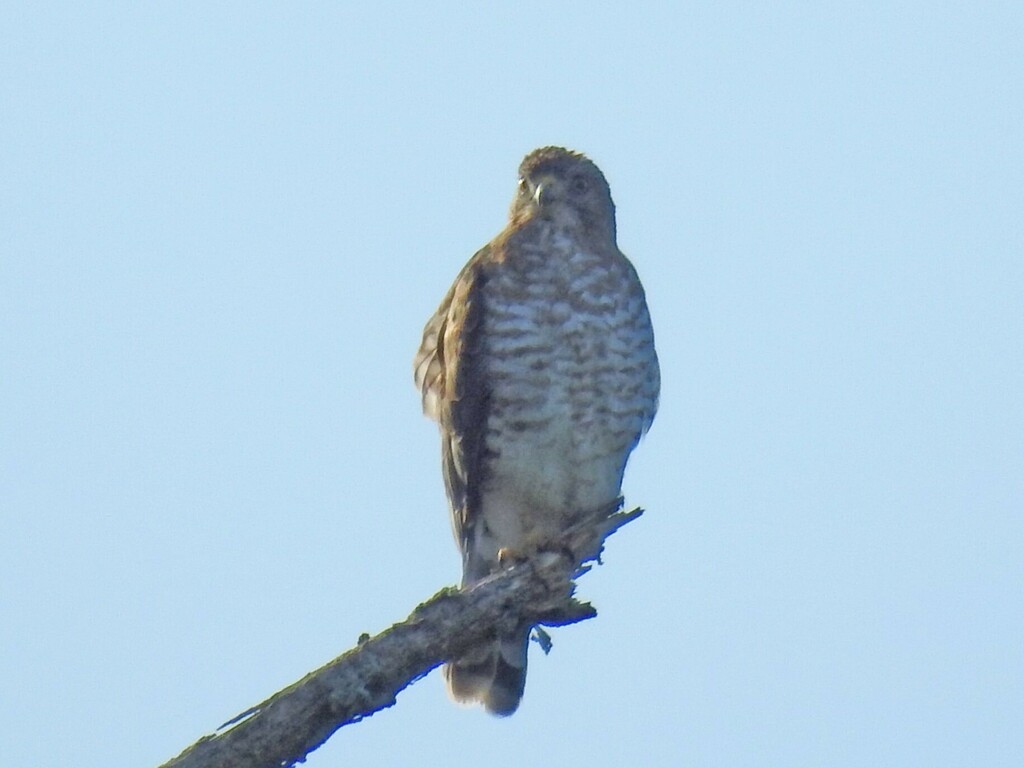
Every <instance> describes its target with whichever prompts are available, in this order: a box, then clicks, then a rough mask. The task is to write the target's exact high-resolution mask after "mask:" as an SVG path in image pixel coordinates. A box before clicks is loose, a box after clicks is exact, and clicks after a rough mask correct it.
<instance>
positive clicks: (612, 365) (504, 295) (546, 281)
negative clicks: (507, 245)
mask: <svg viewBox="0 0 1024 768" xmlns="http://www.w3.org/2000/svg"><path fill="white" fill-rule="evenodd" d="M483 291H484V292H483V302H484V310H483V328H482V337H483V341H484V345H485V349H486V355H485V360H486V363H485V365H486V381H487V383H488V385H489V389H490V392H489V405H488V409H487V420H486V427H485V439H484V449H485V452H484V462H485V473H484V475H485V479H484V493H485V496H488V495H496V496H499V497H501V498H503V499H505V504H509V503H514V504H515V506H521V508H522V509H523V513H531V516H532V515H542V516H543V515H546V516H551V515H554V516H555V518H556V519H553V520H550V521H549V522H550V523H551V524H552V525H563V524H564V522H565V521H566V520H567V519H571V517H572V516H574V515H576V514H580V513H583V512H589V511H592V510H595V509H598V508H601V507H603V506H605V505H607V504H608V503H610V502H612V501H613V500H614V499H615V498H617V496H618V495H619V489H620V485H621V481H622V472H623V469H624V468H625V463H626V459H627V458H628V456H629V453H630V451H631V450H632V449H633V447H634V446H635V445H636V442H637V440H638V439H639V437H640V435H641V433H642V432H643V431H644V430H645V429H646V427H647V426H648V425H649V423H650V419H651V418H653V415H654V408H655V407H656V400H657V387H658V382H657V360H656V357H655V353H654V340H653V334H652V330H651V323H650V318H649V317H648V314H647V307H646V303H645V301H644V295H643V290H642V288H641V287H640V284H639V281H638V280H637V278H636V274H635V272H634V271H633V268H632V266H631V265H630V264H629V262H628V261H626V259H625V257H623V256H621V254H618V253H615V254H614V256H612V255H600V256H599V255H595V254H591V253H587V252H583V251H579V250H574V249H573V248H572V245H571V243H569V242H567V241H562V242H559V241H557V240H556V241H555V242H554V243H553V244H551V245H549V246H548V247H547V248H545V249H544V250H543V251H540V250H537V251H530V250H528V249H525V248H521V249H520V252H519V253H518V254H517V259H516V261H515V262H514V263H510V262H508V261H506V262H504V263H502V264H500V265H496V268H495V269H494V270H493V272H491V273H490V274H489V275H488V277H487V281H486V284H485V286H484V289H483ZM513 499H514V500H515V502H513V501H512V500H513ZM485 506H486V505H485ZM484 513H485V516H487V510H486V509H485V510H484Z"/></svg>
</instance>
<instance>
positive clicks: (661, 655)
mask: <svg viewBox="0 0 1024 768" xmlns="http://www.w3.org/2000/svg"><path fill="white" fill-rule="evenodd" d="M92 5H93V7H85V6H83V5H81V4H66V5H64V4H59V3H57V4H28V3H20V4H19V3H14V4H8V5H6V6H5V7H4V9H3V10H2V11H0V89H2V90H0V99H2V105H0V289H2V293H0V366H2V372H0V419H2V421H0V429H2V433H0V437H2V442H0V460H2V463H0V514H2V538H3V558H2V562H0V599H2V615H3V619H2V622H0V640H2V648H3V653H2V654H0V688H2V689H3V691H4V695H3V697H2V701H3V704H2V708H3V712H2V714H0V731H2V733H0V741H2V743H3V744H4V747H3V753H4V761H5V763H6V764H10V765H12V766H13V765H37V766H64V765H74V766H77V767H78V768H91V767H93V766H97V767H98V766H103V767H104V768H107V767H108V766H129V765H133V766H136V765H137V766H145V765H155V764H157V763H160V762H162V761H163V760H165V759H167V758H169V757H171V756H173V755H175V754H177V752H178V751H179V750H181V749H182V748H183V747H185V746H186V745H187V744H189V743H190V742H191V741H193V740H194V739H195V738H197V737H199V736H200V735H202V734H204V733H206V732H208V731H210V730H211V729H212V728H214V727H215V726H217V725H218V724H219V723H221V722H223V721H224V720H226V719H227V718H229V717H231V716H232V715H234V714H236V713H237V712H240V711H241V710H243V709H245V708H246V707H248V706H249V705H251V704H253V703H255V702H257V701H259V700H261V699H262V698H263V697H265V696H266V695H268V694H270V693H272V692H273V691H275V690H277V689H279V688H281V687H282V686H284V685H285V684H288V683H290V682H292V681H293V680H295V679H296V678H298V677H300V676H301V675H303V674H304V673H305V672H307V671H309V670H310V669H312V668H314V667H317V666H319V665H320V664H322V663H324V662H326V661H327V660H329V659H331V658H333V657H334V656H335V655H336V654H338V653H340V652H342V651H344V650H345V649H346V648H348V647H349V646H350V645H352V644H353V643H354V641H355V639H356V638H357V636H358V635H359V634H360V633H361V632H363V631H370V632H375V631H378V630H380V629H383V628H384V627H386V626H387V625H389V624H390V623H392V622H393V621H397V620H399V619H401V618H403V617H404V616H405V615H406V614H407V612H408V611H409V610H410V609H411V608H412V607H413V606H414V605H415V604H416V603H417V602H419V601H420V600H422V599H423V598H425V597H427V596H429V595H431V594H433V593H434V592H435V591H436V590H437V589H438V588H440V587H442V586H444V585H446V584H451V583H453V582H454V581H456V580H457V578H458V567H459V558H458V555H457V553H456V550H455V547H454V544H453V542H452V541H451V536H450V532H449V526H448V522H447V517H446V511H445V505H444V497H443V490H442V485H441V480H440V473H439V466H438V464H439V459H438V445H437V436H436V433H435V430H434V427H433V425H431V424H430V423H429V422H428V421H427V420H426V419H424V418H423V417H422V416H421V415H420V412H419V403H418V397H417V393H416V391H415V390H414V388H413V386H412V383H411V357H412V354H413V352H414V350H415V348H416V345H417V343H418V341H419V334H420V331H421V328H422V325H423V323H424V321H425V320H426V318H427V317H428V315H429V314H430V313H431V312H432V311H433V309H434V308H435V306H436V304H437V302H438V301H439V300H440V298H441V296H442V295H443V293H444V291H445V290H446V289H447V287H448V285H449V283H450V281H451V279H452V278H453V277H454V275H455V274H456V272H457V271H458V269H459V267H460V266H461V265H462V264H463V262H464V261H465V260H466V259H467V258H468V257H469V256H470V255H471V254H472V253H473V251H474V250H475V249H476V248H477V247H479V246H480V245H482V244H483V243H484V242H486V241H487V240H488V239H489V238H490V237H491V236H492V235H493V234H494V233H495V232H496V231H497V230H498V229H499V228H500V227H501V226H502V224H503V222H504V217H505V211H506V208H507V206H508V203H509V201H510V199H511V196H512V194H513V191H514V188H515V171H516V167H517V165H518V163H519V160H520V159H521V157H522V155H523V154H525V153H526V152H527V151H529V150H531V149H533V148H534V147H536V146H539V145H543V144H550V143H557V144H564V145H567V146H570V147H573V148H576V149H579V150H582V151H585V152H587V153H589V154H590V155H591V156H592V157H593V158H594V159H595V160H596V161H597V162H598V164H599V165H600V166H601V167H602V168H603V169H604V171H605V173H606V175H607V176H608V178H609V180H610V182H611V186H612V191H613V195H614V196H615V200H616V202H617V204H618V212H619V222H618V223H619V234H620V245H621V246H622V248H623V250H625V252H626V253H627V254H629V255H630V257H631V258H632V259H633V261H634V263H635V264H636V266H637V268H638V270H639V272H640V274H641V276H642V278H643V279H644V281H645V284H646V286H647V291H648V297H649V302H650V305H651V311H652V314H653V317H654V321H655V329H656V333H657V341H658V349H659V352H660V356H661V360H662V370H663V380H664V388H663V394H662V407H661V413H660V414H659V417H658V419H657V421H656V423H655V425H654V428H653V430H652V432H651V434H650V435H649V437H648V438H647V439H646V440H645V441H644V442H643V443H642V444H641V446H640V448H639V449H638V451H637V453H636V454H635V455H634V460H633V462H632V464H631V466H630V468H629V471H628V472H627V478H626V492H627V495H628V501H629V502H631V503H634V504H641V505H643V506H645V507H646V508H647V509H648V510H649V512H648V514H647V516H645V517H644V518H643V519H642V520H641V521H640V522H638V523H636V524H634V525H631V526H629V527H628V528H626V529H625V530H624V531H623V532H622V533H620V534H619V535H617V536H616V537H615V538H614V539H613V540H612V542H611V543H610V545H609V548H608V551H607V556H606V565H605V566H604V567H602V568H600V569H598V570H597V571H596V572H595V573H593V574H592V575H589V576H587V577H586V578H585V579H584V580H583V582H582V585H581V591H582V594H583V595H584V596H585V597H588V598H591V599H593V600H594V601H595V602H596V604H597V605H598V607H599V609H600V610H601V616H600V617H599V618H598V619H597V620H596V621H593V622H588V623H586V624H583V625H580V626H577V627H573V628H569V629H566V630H560V631H557V632H556V633H555V635H554V639H555V648H554V651H553V653H552V654H551V656H549V657H547V658H542V657H541V656H540V655H539V654H538V653H537V651H536V649H535V650H534V651H533V655H532V656H531V671H530V677H529V681H528V684H527V692H526V698H525V701H524V703H523V706H522V708H521V710H520V711H519V713H518V714H516V715H515V716H514V717H513V718H511V719H508V720H504V721H499V720H495V719H491V718H489V717H487V716H486V715H484V714H483V713H481V712H479V711H475V710H465V709H460V708H457V707H455V706H454V705H452V704H450V703H449V702H448V701H447V700H446V698H445V695H444V693H443V690H442V685H441V682H440V680H439V676H438V675H437V674H436V673H435V674H433V675H431V676H430V677H429V678H427V679H425V680H423V681H421V682H419V683H417V684H416V685H415V686H413V687H412V688H411V689H409V690H408V691H406V692H405V693H404V694H403V695H402V696H401V698H400V699H399V703H398V706H397V707H395V708H393V709H392V710H390V711H387V712H384V713H380V714H378V715H376V716H374V717H373V718H372V719H370V720H369V721H367V722H365V723H362V724H360V725H357V726H354V727H351V728H347V729H344V730H343V731H342V732H340V733H339V734H337V735H336V736H335V737H334V739H333V740H332V741H331V742H330V743H329V744H328V746H327V747H325V748H324V749H322V750H320V751H319V752H317V753H315V754H314V755H313V756H312V757H311V759H310V760H309V763H308V764H309V766H311V768H321V767H325V766H337V765H370V766H377V765H379V766H398V765H469V764H472V763H476V764H484V763H486V764H488V765H495V766H502V765H509V766H511V765H538V764H550V765H588V766H594V767H595V768H601V767H603V766H617V765H623V764H646V765H651V766H728V767H733V766H735V767H737V768H738V767H740V766H742V767H744V768H748V767H749V766H866V765H871V766H908V765H927V766H979V765H984V766H1011V765H1013V766H1015V765H1018V764H1019V759H1020V755H1021V754H1022V753H1024V735H1022V733H1024V730H1022V726H1021V724H1022V722H1024V597H1022V594H1024V589H1022V586H1021V585H1022V582H1024V523H1022V508H1024V399H1022V394H1021V393H1022V392H1024V341H1022V338H1024V227H1022V225H1021V218H1022V216H1021V212H1022V210H1024V149H1022V148H1024V141H1022V136H1024V59H1022V56H1024V55H1022V53H1021V50H1022V44H1021V41H1022V40H1024V11H1022V10H1021V6H1020V4H1019V3H980V4H979V3H961V4H949V3H947V4H933V3H919V4H914V3H910V4H890V3H885V4H875V3H867V4H865V3H849V4H813V5H812V4H795V5H783V4H772V6H771V8H770V9H769V8H768V7H767V5H766V4H744V5H735V4H729V3H715V4H707V5H701V6H697V5H691V4H686V5H684V4H667V3H666V4H661V5H659V4H647V3H630V4H627V5H626V6H623V7H622V9H620V10H609V9H605V10H595V8H594V4H584V3H575V4H574V3H567V4H558V3H534V2H520V3H516V4H514V5H511V4H510V5H506V6H503V7H498V6H497V5H494V6H492V7H485V6H484V4H480V5H478V6H476V7H475V8H473V9H471V8H469V7H467V4H460V5H458V6H456V5H455V4H450V5H447V6H446V7H445V8H432V9H431V10H424V9H423V8H422V7H421V4H413V3H408V4H402V3H398V4H378V5H375V6H374V7H373V8H367V7H359V8H356V7H352V8H351V9H347V8H346V4H344V3H324V4H292V3H289V4H281V5H266V4H259V3H257V4H252V3H231V4H220V5H219V6H218V8H217V9H211V8H210V7H209V5H208V4H207V3H161V4H123V5H121V4H92ZM363 5H369V4H360V6H363Z"/></svg>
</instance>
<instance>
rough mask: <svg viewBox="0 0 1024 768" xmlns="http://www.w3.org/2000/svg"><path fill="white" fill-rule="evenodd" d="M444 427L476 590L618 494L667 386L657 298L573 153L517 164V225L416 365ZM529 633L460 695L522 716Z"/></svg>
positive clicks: (462, 540) (463, 290)
mask: <svg viewBox="0 0 1024 768" xmlns="http://www.w3.org/2000/svg"><path fill="white" fill-rule="evenodd" d="M414 372H415V380H416V384H417V386H418V387H419V388H420V391H421V392H422V395H423V410H424V412H425V413H426V414H427V415H428V416H430V417H431V418H433V419H434V420H436V421H437V423H438V426H439V427H440V431H441V456H442V466H443V473H444V482H445V488H446V490H447V494H448V501H449V505H450V509H451V521H452V528H453V530H454V533H455V538H456V541H457V542H458V545H459V548H460V549H461V551H462V566H463V580H462V583H463V586H469V585H472V584H474V583H477V582H479V581H480V580H481V579H483V578H485V577H487V576H488V575H490V574H492V573H494V572H495V571H496V570H497V569H498V566H499V552H502V554H504V552H503V551H508V552H514V553H516V554H517V555H521V556H528V555H529V554H531V553H536V552H538V551H539V550H540V549H542V547H543V544H544V543H545V542H546V541H550V540H551V539H553V538H555V537H557V536H558V535H559V534H560V533H561V532H563V531H564V530H565V529H566V528H567V527H569V526H570V525H572V524H573V523H575V522H578V521H580V520H581V519H584V518H586V517H588V516H597V515H602V514H607V513H608V511H609V509H610V508H613V507H614V506H615V504H616V501H617V500H618V498H619V493H620V488H621V484H622V474H623V471H624V470H625V467H626V460H627V459H628V458H629V454H630V453H631V452H632V450H633V449H634V448H635V447H636V445H637V443H638V442H639V440H640V437H641V436H642V435H643V434H644V433H645V432H646V431H647V429H648V428H649V427H650V426H651V422H652V420H653V419H654V413H655V411H656V410H657V407H658V391H659V386H660V375H659V369H658V358H657V355H656V353H655V351H654V333H653V330H652V327H651V319H650V316H649V315H648V312H647V303H646V299H645V297H644V290H643V287H642V286H641V284H640V280H639V278H638V277H637V274H636V271H635V270H634V268H633V265H632V264H631V263H630V262H629V260H628V259H627V258H626V257H625V256H624V255H623V254H622V253H621V252H620V251H619V249H618V246H617V245H616V239H615V205H614V204H613V203H612V197H611V192H610V190H609V188H608V182H607V181H605V177H604V174H602V173H601V171H600V170H599V169H598V167H597V166H596V165H595V164H594V163H593V162H591V161H590V160H589V159H588V158H587V157H585V156H584V155H582V154H579V153H576V152H572V151H570V150H567V149H563V148H561V147H543V148H541V149H537V150H535V151H534V152H531V153H530V154H529V155H527V156H526V158H525V159H524V160H523V162H522V164H521V165H520V167H519V188H518V191H517V192H516V195H515V198H514V200H513V201H512V209H511V211H510V213H509V220H508V224H507V225H506V227H505V229H504V230H502V231H501V233H499V234H498V236H497V237H495V238H494V239H493V240H492V241H491V242H490V243H488V244H487V245H485V246H484V247H483V248H481V249H480V250H479V251H478V252H477V253H476V255H475V256H473V258H472V259H470V260H469V262H468V263H467V264H466V265H465V267H463V269H462V271H461V272H460V273H459V275H458V277H456V278H455V282H454V284H453V285H452V287H451V289H450V290H449V291H448V294H447V295H446V296H445V297H444V300H443V301H442V302H441V306H440V307H439V308H438V310H437V312H436V313H435V314H434V316H433V317H431V318H430V320H429V321H428V322H427V325H426V328H425V329H424V331H423V341H422V343H421V344H420V348H419V351H418V352H417V353H416V357H415V360H414ZM530 630H531V627H530V626H528V625H524V626H522V627H519V628H518V629H517V631H516V632H515V633H514V634H511V635H509V636H505V637H497V638H495V639H494V641H493V642H489V643H488V644H486V645H485V646H481V647H478V648H476V649H474V650H473V651H472V652H471V653H468V654H467V655H466V656H465V657H463V658H460V659H457V660H455V661H454V662H453V663H451V664H448V665H447V666H446V667H445V679H446V681H447V685H448V691H449V693H450V694H451V696H452V698H454V699H455V700H456V701H460V702H480V703H482V704H483V706H484V707H485V708H486V709H487V710H488V711H489V712H491V713H493V714H496V715H510V714H512V713H513V712H514V711H515V710H516V708H517V707H518V706H519V702H520V700H521V698H522V696H523V690H524V687H525V684H526V655H527V646H528V643H529V636H530Z"/></svg>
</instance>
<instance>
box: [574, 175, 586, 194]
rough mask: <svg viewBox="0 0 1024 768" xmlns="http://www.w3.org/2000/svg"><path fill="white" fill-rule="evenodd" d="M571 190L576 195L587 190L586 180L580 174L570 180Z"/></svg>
mask: <svg viewBox="0 0 1024 768" xmlns="http://www.w3.org/2000/svg"><path fill="white" fill-rule="evenodd" d="M572 191H573V192H575V193H576V194H577V195H582V194H583V193H584V192H586V191H587V180H586V179H585V178H583V177H582V176H577V177H576V178H574V179H573V180H572Z"/></svg>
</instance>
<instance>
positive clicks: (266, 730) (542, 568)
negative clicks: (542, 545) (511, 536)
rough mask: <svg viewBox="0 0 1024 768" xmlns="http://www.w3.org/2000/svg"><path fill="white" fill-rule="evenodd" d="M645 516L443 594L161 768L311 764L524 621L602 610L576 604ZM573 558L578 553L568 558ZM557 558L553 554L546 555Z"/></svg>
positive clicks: (616, 519) (591, 529) (582, 530)
mask: <svg viewBox="0 0 1024 768" xmlns="http://www.w3.org/2000/svg"><path fill="white" fill-rule="evenodd" d="M641 514H643V511H642V510H640V509H634V510H632V511H630V512H615V513H614V514H611V515H610V516H608V517H604V518H602V519H601V520H598V521H595V522H588V523H586V524H582V525H578V526H576V527H574V528H571V529H569V530H568V531H566V532H565V534H564V535H563V537H562V538H561V539H560V540H558V541H557V542H554V545H555V546H556V547H561V548H563V549H564V550H565V555H564V556H560V555H557V554H555V552H556V551H557V550H552V551H551V552H545V555H542V556H540V557H537V558H533V559H530V560H527V561H524V562H519V563H516V564H515V565H513V566H511V567H510V568H508V569H506V570H504V571H502V572H501V573H498V574H496V575H494V576H492V577H490V578H488V579H486V580H485V581H483V582H481V583H479V584H476V585H474V586H472V587H470V588H466V589H461V590H457V589H454V588H448V589H443V590H441V591H440V592H438V593H437V594H436V595H434V596H433V597H432V598H430V599H429V600H428V601H427V602H425V603H423V604H422V605H420V606H418V607H417V608H416V610H414V611H413V612H412V614H411V615H410V616H409V618H408V619H406V620H405V621H403V622H401V623H400V624H395V625H394V626H392V627H391V628H390V629H386V630H384V631H383V632H381V633H380V634H379V635H377V636H376V637H372V638H371V637H368V636H367V635H363V636H362V637H360V638H359V643H358V645H357V646H356V647H355V648H353V649H351V650H350V651H348V652H347V653H345V654H344V655H342V656H339V657H338V658H337V659H335V660H334V661H331V662H330V663H328V664H326V665H324V666H323V667H321V668H320V669H318V670H316V671H315V672H311V673H310V674H308V675H306V676H305V677H304V678H302V679H301V680H299V681H298V682H296V683H293V684H292V685H290V686H288V687H287V688H285V689H284V690H282V691H279V692H278V693H275V694H274V695H273V696H271V697H270V698H269V699H267V700H266V701H264V702H262V703H261V704H257V705H256V706H255V707H253V708H251V709H249V710H247V711H246V712H243V713H242V714H241V715H239V716H238V717H236V718H234V719H233V720H231V721H229V722H228V723H225V724H224V725H223V726H221V728H220V729H219V730H218V731H217V732H216V733H214V734H211V735H209V736H204V737H203V738H201V739H200V740H199V741H197V742H196V743H195V744H193V745H192V746H191V747H189V748H188V749H186V750H185V751H184V752H182V753H181V754H180V755H178V757H176V758H174V759H173V760H171V761H169V762H167V763H164V765H163V766H162V767H161V768H214V767H216V768H264V767H265V768H271V767H273V768H280V766H292V765H294V764H295V763H297V762H301V761H303V760H304V759H305V757H306V755H308V754H309V753H310V752H312V751H313V750H315V749H316V748H317V747H319V746H320V745H321V744H323V743H324V742H325V741H327V739H328V738H329V737H330V736H331V734H332V733H334V732H335V731H336V730H337V729H338V728H341V727H342V726H344V725H348V724H349V723H356V722H359V721H360V720H362V719H363V718H365V717H369V716H370V715H372V714H373V713H374V712H377V711H379V710H381V709H385V708H387V707H390V706H391V705H392V704H394V703H395V700H396V697H397V696H398V694H399V692H401V691H402V690H403V689H404V688H405V687H406V686H408V685H410V684H411V683H413V682H415V681H416V680H418V679H420V678H421V677H423V676H424V675H426V674H427V673H428V672H430V671H431V670H432V669H434V668H435V667H437V666H439V665H440V664H443V663H444V662H445V661H448V660H450V659H454V658H458V657H459V656H460V655H462V654H463V653H464V652H465V651H466V650H468V649H469V648H470V647H472V646H473V645H476V644H479V643H480V642H482V641H485V640H487V639H490V638H493V637H495V636H496V635H497V634H499V633H500V632H501V631H502V630H508V631H510V630H512V629H514V628H515V627H516V626H520V625H521V623H522V622H523V621H527V622H530V623H534V624H546V625H548V626H561V625H565V624H572V623H574V622H577V621H583V620H585V619H590V618H593V617H594V616H596V615H597V611H596V610H595V609H594V608H593V607H592V606H591V605H589V604H588V603H581V602H579V601H577V600H575V599H574V598H573V597H572V593H573V591H574V589H575V584H574V583H573V579H574V578H576V577H578V576H580V575H581V574H583V573H585V572H586V571H587V570H589V568H590V566H589V565H586V564H587V563H588V562H589V561H592V560H596V561H598V562H599V558H600V553H601V550H602V548H603V546H604V541H605V539H606V538H608V536H610V535H611V534H612V533H614V532H615V531H616V530H618V529H619V528H621V527H622V526H623V525H625V524H626V523H628V522H631V521H632V520H635V519H636V518H637V517H639V516H640V515H641ZM570 553H575V554H574V555H573V556H572V557H570ZM547 555H550V556H547Z"/></svg>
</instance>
